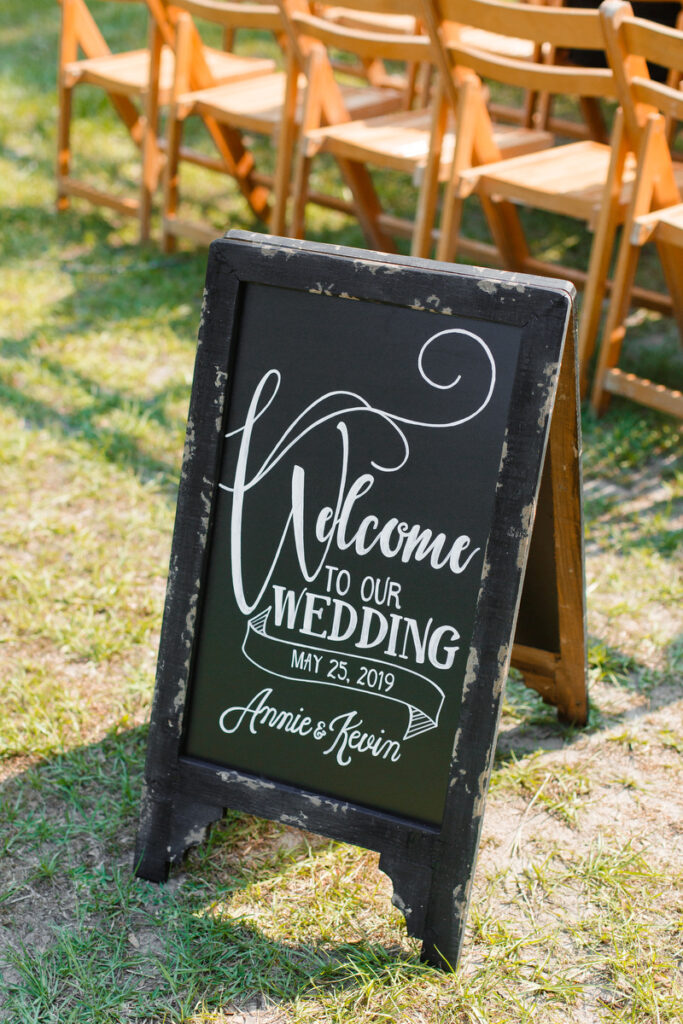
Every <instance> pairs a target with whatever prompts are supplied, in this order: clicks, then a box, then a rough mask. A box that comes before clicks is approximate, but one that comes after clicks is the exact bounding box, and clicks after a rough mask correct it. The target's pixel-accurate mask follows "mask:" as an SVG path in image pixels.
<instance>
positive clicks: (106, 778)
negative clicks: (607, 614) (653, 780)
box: [0, 637, 683, 1024]
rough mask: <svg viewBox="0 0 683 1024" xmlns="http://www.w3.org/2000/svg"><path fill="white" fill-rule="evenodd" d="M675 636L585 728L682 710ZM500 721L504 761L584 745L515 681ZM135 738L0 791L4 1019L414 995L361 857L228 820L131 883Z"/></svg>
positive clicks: (616, 671)
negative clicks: (661, 656) (164, 869)
mask: <svg viewBox="0 0 683 1024" xmlns="http://www.w3.org/2000/svg"><path fill="white" fill-rule="evenodd" d="M682 639H683V638H682V637H679V638H677V640H676V641H674V642H673V643H672V644H671V645H670V649H669V652H668V656H669V661H670V663H671V669H672V671H666V670H665V671H662V672H660V673H653V672H651V671H650V672H648V673H647V675H648V682H647V694H648V697H649V700H648V703H647V704H642V705H641V706H639V707H637V708H636V709H635V711H634V710H633V709H628V710H627V711H622V712H619V711H614V712H611V711H607V712H605V711H603V710H601V711H599V713H598V714H597V715H595V716H594V719H593V721H592V723H591V726H590V731H593V732H595V731H600V730H603V729H607V728H610V727H612V726H613V725H615V724H617V723H618V722H619V720H620V719H622V720H624V719H625V718H626V717H628V719H629V721H632V720H633V718H634V716H637V715H640V714H644V713H646V712H649V711H652V710H654V709H656V708H658V707H663V706H665V705H666V704H667V703H671V702H673V701H674V700H677V699H680V696H681V690H680V684H678V686H677V685H676V680H677V678H678V677H677V676H676V672H675V666H676V661H677V659H680V657H681V653H682V651H683V645H682V643H681V641H682ZM592 667H593V671H594V672H595V671H598V672H599V673H600V675H601V677H602V682H603V684H605V685H608V686H610V687H613V688H614V691H615V693H616V692H617V691H621V690H623V689H631V690H635V691H638V692H641V691H642V686H643V683H642V680H643V676H644V670H643V667H642V666H639V665H638V664H637V663H636V662H634V661H632V660H630V659H627V658H625V657H624V656H623V655H622V654H621V653H620V652H619V651H615V650H611V649H609V648H606V647H605V646H604V645H602V646H601V647H600V649H599V652H598V653H597V654H594V655H593V666H592ZM505 715H506V716H507V718H508V720H510V719H511V718H514V717H515V716H516V717H517V723H516V725H514V726H513V727H512V728H511V729H507V730H506V731H505V732H504V733H503V734H502V736H501V742H500V745H499V759H500V760H503V761H505V760H508V759H512V758H515V757H520V756H526V755H527V754H529V753H531V752H533V751H538V750H543V749H552V748H555V747H557V746H566V745H567V744H571V743H572V742H575V741H576V740H577V739H578V738H579V737H580V736H581V735H583V732H582V731H581V730H567V729H566V728H563V727H562V726H561V725H560V724H559V723H558V722H557V720H556V719H555V713H554V710H553V709H551V708H547V707H546V706H545V705H543V704H542V703H541V701H540V699H539V698H537V696H536V695H535V694H534V693H533V692H532V691H529V690H527V689H526V688H525V687H524V686H523V684H521V682H519V680H518V679H514V678H513V679H512V681H511V682H510V684H509V687H508V694H507V706H506V711H505ZM146 734H147V730H146V728H144V727H137V728H135V729H129V730H122V731H113V732H112V733H111V734H109V735H108V736H106V737H105V738H104V739H103V740H102V741H101V742H98V743H95V744H92V745H90V746H86V747H81V748H77V749H75V750H72V751H69V752H68V753H65V754H62V755H59V756H55V757H52V758H49V759H46V760H44V761H43V762H41V763H39V764H37V765H35V766H32V767H29V768H27V769H26V770H25V771H23V772H22V773H20V774H18V775H15V776H14V777H13V778H11V779H9V780H8V781H6V782H5V784H4V785H3V787H2V789H1V790H0V835H2V837H3V838H2V842H1V844H0V854H1V855H0V972H1V974H2V978H3V980H2V981H0V1008H2V1010H3V1012H4V1013H5V1018H4V1019H11V1020H13V1021H14V1020H16V1021H19V1022H21V1021H24V1020H26V1021H31V1022H35V1024H39V1022H41V1021H46V1022H47V1021H52V1020H54V1019H59V1020H60V1021H61V1020H65V1021H66V1020H74V1021H80V1020H86V1019H87V1020H91V1019H92V1020H103V1021H109V1020H112V1021H114V1020H116V1021H119V1022H121V1021H128V1020H130V1021H133V1020H139V1019H141V1018H143V1019H154V1020H160V1021H161V1020H164V1019H166V1020H169V1021H176V1020H183V1019H184V1018H185V1017H187V1016H191V1014H192V1013H196V1012H198V1007H200V1006H201V1007H202V1008H203V1009H204V1010H206V1011H207V1012H211V1011H213V1010H216V1011H218V1010H220V1009H221V1008H223V1009H224V1010H225V1009H226V1008H232V1009H242V1010H244V1009H245V1008H247V1009H254V1008H255V1007H257V1006H259V1007H264V1006H266V1005H267V1006H272V1005H275V1006H277V1004H278V1003H293V1002H297V1001H301V1000H309V999H310V1000H319V999H324V998H330V999H334V998H336V997H337V996H338V997H339V998H340V999H343V1000H344V1003H345V1006H346V1007H347V1009H348V1007H349V1006H352V1005H353V1003H354V1000H356V999H362V997H363V992H364V991H366V990H367V988H368V986H374V987H375V988H376V987H378V986H379V987H385V988H386V989H387V992H388V993H389V990H390V989H391V987H392V986H394V985H402V984H407V983H409V982H411V983H412V982H413V981H419V980H420V979H423V980H424V981H426V980H427V978H428V973H429V971H430V970H431V969H430V968H428V967H425V966H424V965H421V964H420V962H419V959H418V955H417V952H416V951H415V952H411V951H410V950H409V947H407V946H406V945H405V942H404V933H403V930H402V929H403V925H402V922H401V923H400V924H397V923H396V915H395V912H393V913H394V915H395V916H394V922H393V923H391V919H390V918H389V911H390V907H389V902H388V899H386V900H385V896H384V895H383V894H381V893H380V894H379V895H377V894H375V895H374V896H373V893H372V890H373V888H375V887H376V877H375V878H374V881H373V878H372V876H371V875H366V876H364V875H363V874H362V872H363V871H371V872H374V862H373V864H372V865H370V866H369V867H363V868H361V869H360V871H361V873H360V874H359V867H358V858H357V855H355V854H354V855H353V860H351V859H349V860H348V861H347V862H346V863H345V860H344V858H345V856H346V854H345V849H346V848H344V847H342V846H339V845H337V844H334V843H332V842H330V841H328V840H325V839H322V838H316V837H314V836H310V835H307V834H305V833H300V832H298V831H297V830H294V829H289V828H285V827H284V826H280V825H277V824H273V823H270V822H266V821H263V820H260V819H257V818H252V817H249V816H246V815H242V814H238V813H236V812H231V811H228V812H227V814H226V816H225V818H224V819H223V821H222V822H221V823H219V824H218V825H216V826H214V828H213V830H212V832H211V834H210V836H209V838H208V840H206V841H205V842H204V843H202V845H201V846H200V847H198V848H197V849H196V850H194V851H193V852H191V853H190V855H189V857H188V858H187V860H186V861H185V863H184V865H183V866H182V867H180V868H176V869H175V870H174V872H173V873H172V876H171V880H170V882H169V883H167V884H165V885H159V886H157V885H154V884H151V883H147V882H142V881H140V880H137V879H135V878H134V875H133V849H134V840H135V832H136V827H137V815H138V809H139V804H140V794H141V785H142V774H143V764H144V751H145V744H146ZM373 900H374V903H375V906H374V908H373V907H371V906H370V904H371V903H372V902H373ZM372 913H374V914H375V915H376V920H375V922H373V921H372V918H371V917H369V916H368V915H369V914H372ZM283 918H286V921H287V923H286V925H283ZM384 918H386V920H384ZM349 922H351V925H350V924H349ZM356 922H358V924H356ZM361 922H364V923H363V924H361ZM387 922H388V923H387ZM374 929H377V930H376V932H375V934H378V935H382V937H383V941H377V940H376V939H373V937H372V934H373V930H374ZM283 932H284V935H285V936H286V937H283ZM387 932H388V933H389V938H385V937H386V936H387ZM273 936H275V937H273ZM331 937H332V938H331ZM55 1013H57V1016H56V1017H55ZM8 1014H9V1015H10V1016H7V1015H8ZM31 1014H33V1016H31ZM60 1014H61V1015H60ZM164 1014H165V1015H166V1017H164ZM12 1015H13V1016H12Z"/></svg>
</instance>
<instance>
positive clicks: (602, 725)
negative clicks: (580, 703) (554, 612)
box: [496, 634, 683, 764]
mask: <svg viewBox="0 0 683 1024" xmlns="http://www.w3.org/2000/svg"><path fill="white" fill-rule="evenodd" d="M664 660H665V662H666V664H667V667H666V668H664V669H662V670H660V671H653V670H652V669H650V668H649V667H647V666H645V665H643V664H641V663H639V662H638V661H636V660H635V659H634V658H631V657H629V656H628V655H625V654H624V653H623V652H622V651H620V650H618V649H617V648H614V647H610V646H608V645H607V644H605V643H604V642H603V641H602V640H601V639H600V638H598V637H589V638H588V667H589V677H590V678H591V679H592V680H593V681H594V684H597V683H598V682H599V683H600V684H601V689H602V694H601V696H602V698H603V701H604V699H605V697H606V698H607V702H608V703H607V706H604V705H601V706H599V705H598V704H597V703H596V702H593V703H592V704H591V685H590V682H589V686H588V698H589V720H588V725H587V727H586V728H585V729H580V728H576V727H574V726H567V725H563V724H562V723H561V722H560V721H559V720H558V718H557V714H556V711H555V709H554V708H553V707H552V706H551V705H549V704H546V703H544V702H543V701H542V699H541V698H540V697H539V696H538V694H537V693H535V692H534V691H533V690H530V689H528V688H527V687H526V686H525V685H524V683H523V682H522V680H521V677H520V675H519V673H516V672H513V673H512V674H511V676H510V677H509V678H508V680H507V683H506V688H505V703H504V708H503V718H502V725H501V730H500V732H499V734H498V743H497V748H496V763H497V764H501V763H504V762H506V761H510V760H517V759H519V758H520V757H526V756H528V755H529V754H532V753H535V752H538V751H543V750H557V749H559V748H563V747H568V746H571V745H572V743H576V742H577V741H578V740H580V739H581V738H582V737H583V736H585V735H586V734H591V733H596V732H602V731H604V730H607V729H611V728H612V727H613V726H616V725H618V724H620V723H621V722H624V721H626V720H627V719H628V720H629V721H631V722H632V721H634V720H637V719H638V718H642V717H643V716H644V715H647V714H650V713H652V712H653V711H657V710H658V709H659V708H662V707H666V706H667V705H669V704H673V703H675V702H677V701H679V700H681V698H683V682H681V678H682V677H681V672H680V668H679V666H680V665H681V663H682V662H683V634H681V635H679V636H677V637H675V638H674V639H673V640H672V641H671V643H669V644H668V645H667V647H666V648H665V655H664ZM624 695H626V696H627V697H630V698H632V700H631V701H628V700H627V702H626V703H628V704H629V706H628V707H623V706H621V705H622V704H623V703H624V702H623V700H622V699H621V698H622V697H623V696H624ZM633 699H635V700H636V701H637V702H638V703H636V704H635V706H633ZM612 701H613V702H614V705H615V706H614V707H612V706H610V705H611V703H612Z"/></svg>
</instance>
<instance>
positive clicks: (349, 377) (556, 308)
mask: <svg viewBox="0 0 683 1024" xmlns="http://www.w3.org/2000/svg"><path fill="white" fill-rule="evenodd" d="M572 296H573V289H572V288H571V286H570V285H566V284H565V283H549V282H546V281H543V282H540V281H538V280H537V279H533V278H520V277H515V278H510V277H509V276H506V275H500V274H496V273H494V272H489V271H477V270H473V269H467V268H456V267H453V266H446V265H442V264H437V263H433V262H429V261H416V260H409V259H407V258H403V259H402V258H400V257H382V256H379V255H378V254H370V253H364V252H360V251H357V250H341V249H337V248H334V247H327V246H313V245H310V244H307V243H299V242H292V241H286V240H283V239H268V238H264V237H263V236H256V235H248V234H245V233H237V232H236V233H232V234H231V235H230V236H228V238H226V239H224V240H221V241H220V242H218V243H215V244H214V246H212V250H211V255H210V261H209V269H208V274H207V289H206V294H205V300H204V311H203V320H202V326H201V329H200V345H199V348H198V355H197V365H196V369H195V378H194V384H193V395H192V401H191V408H190V414H189V418H188V432H187V447H186V453H185V459H184V464H183V477H182V480H181V487H180V494H179V501H178V513H177V519H176V529H175V533H174V540H173V551H172V559H171V573H170V578H169V588H168V595H167V604H166V612H165V617H164V625H163V629H162V638H161V646H160V654H159V663H158V674H157V689H156V693H155V706H154V710H153V714H152V722H151V731H150V742H149V751H148V764H147V771H146V792H145V802H144V806H143V812H142V816H141V827H140V833H139V848H138V857H139V863H138V873H139V874H141V875H142V876H143V877H147V878H152V879H159V878H162V877H164V876H165V873H166V871H167V869H168V863H169V862H171V861H173V860H175V859H177V858H178V857H179V856H181V855H182V853H183V852H184V850H185V849H186V848H187V846H188V845H191V844H192V843H193V842H196V841H198V837H199V836H200V834H201V827H202V826H203V825H205V824H207V823H209V822H210V821H212V820H215V819H216V818H217V817H220V815H221V813H222V809H223V808H224V807H226V806H232V807H237V808H243V809H245V810H250V811H253V812H255V813H259V814H263V815H264V816H268V817H272V818H276V819H278V820H281V821H288V822H293V823H296V824H299V825H301V826H303V827H306V828H311V829H314V830H318V831H321V832H323V833H325V834H327V835H331V836H333V837H337V838H343V839H348V840H350V841H353V842H358V843H360V844H361V845H366V846H369V847H371V848H375V849H379V850H380V851H381V852H382V866H383V868H384V869H385V870H387V871H388V873H389V874H390V875H391V877H392V879H393V880H394V886H395V892H396V898H397V900H398V901H399V904H400V905H401V907H402V909H403V911H404V913H405V915H406V919H407V921H408V925H409V928H410V929H411V930H412V931H413V932H414V933H415V934H420V935H422V936H423V937H424V940H425V951H426V952H425V955H427V956H428V957H429V958H430V959H432V960H433V961H434V962H443V958H444V957H445V958H447V959H448V960H450V962H454V960H455V959H456V958H457V951H458V949H459V943H460V939H461V933H462V923H463V921H464V914H465V911H466V902H467V900H466V896H467V893H468V890H469V884H470V881H471V874H472V870H473V864H474V854H475V850H476V842H477V837H478V832H479V827H480V824H481V816H482V813H483V803H484V798H485V793H486V785H487V779H488V773H489V770H490V762H491V758H492V754H493V749H494V742H495V732H496V726H497V718H498V711H499V704H500V696H501V691H502V686H503V682H504V678H505V675H506V673H507V669H508V665H509V662H510V655H511V649H512V638H513V636H514V627H515V618H516V614H517V607H518V604H519V596H520V590H521V584H522V578H523V571H524V565H525V561H526V557H527V552H528V547H529V540H530V536H531V531H532V527H533V522H534V514H535V504H536V498H537V494H538V489H539V483H540V479H541V469H542V466H543V460H544V453H545V447H546V441H547V437H548V431H549V426H550V421H551V415H552V410H553V403H554V400H555V394H556V389H557V381H558V376H559V371H560V366H561V359H562V351H563V346H564V342H565V338H566V335H567V328H568V323H569V320H570V317H571V311H572ZM574 411H575V406H574ZM545 486H546V485H544V487H545ZM547 487H548V488H550V490H551V491H552V480H551V481H550V482H549V483H548V484H547ZM551 499H552V494H550V495H549V498H548V501H547V502H545V504H544V508H545V511H544V513H543V516H545V517H548V516H549V522H548V523H547V524H546V526H544V528H543V531H542V533H541V532H539V540H538V541H537V543H536V545H535V547H536V548H537V550H538V552H540V554H539V555H538V556H537V557H538V558H540V559H542V558H543V557H544V556H543V551H544V549H548V546H550V548H552V547H553V544H554V533H553V528H552V519H553V512H552V507H553V506H552V500H551ZM548 510H549V511H548ZM551 562H552V565H553V571H552V573H551V576H552V579H551V581H550V582H551V586H552V587H553V588H554V586H555V583H556V581H555V566H554V560H552V559H551ZM540 575H541V574H539V577H540ZM534 601H536V602H538V601H541V602H542V593H540V594H535V595H534ZM549 604H550V605H551V606H552V607H556V604H557V602H556V597H555V595H552V597H551V599H550V601H549ZM554 615H555V613H554V612H553V610H552V608H551V610H550V612H549V618H548V624H547V625H546V626H542V627H541V632H545V633H546V634H547V637H546V638H547V640H548V642H549V643H550V644H551V646H552V644H553V643H555V642H556V641H557V640H558V636H557V634H558V623H557V620H556V618H554ZM529 629H530V630H531V634H534V635H536V634H535V633H534V627H533V625H531V626H530V627H529ZM531 634H530V635H531ZM527 641H528V637H527V638H525V639H524V640H523V641H522V642H523V643H526V642H527ZM458 886H459V887H460V892H461V895H460V897H459V900H458V901H455V902H454V897H453V893H454V891H455V890H456V889H457V887H458Z"/></svg>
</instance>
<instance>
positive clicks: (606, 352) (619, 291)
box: [591, 231, 640, 416]
mask: <svg viewBox="0 0 683 1024" xmlns="http://www.w3.org/2000/svg"><path fill="white" fill-rule="evenodd" d="M639 252H640V249H639V247H638V246H635V245H633V244H632V243H631V240H630V238H629V237H628V234H627V232H626V231H624V236H623V238H622V240H621V245H620V247H619V257H618V260H617V269H616V272H615V274H614V281H613V284H612V296H611V298H610V304H609V309H608V312H607V321H606V323H605V330H604V333H603V337H602V344H601V346H600V352H599V355H598V365H597V367H596V369H595V377H594V379H593V390H592V392H591V406H592V407H593V410H594V412H595V413H596V414H597V415H598V416H601V415H602V414H603V413H604V412H605V410H606V409H607V406H608V404H609V399H610V395H609V392H608V391H605V376H606V375H607V372H608V370H611V369H612V367H614V366H616V365H617V363H618V361H619V354H620V352H621V345H622V342H623V340H624V334H625V327H624V324H625V321H626V317H627V316H628V310H629V306H630V304H631V289H632V288H633V280H634V278H635V274H636V267H637V265H638V255H639Z"/></svg>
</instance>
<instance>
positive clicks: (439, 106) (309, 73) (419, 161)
mask: <svg viewBox="0 0 683 1024" xmlns="http://www.w3.org/2000/svg"><path fill="white" fill-rule="evenodd" d="M284 9H285V11H286V13H287V15H288V23H289V25H290V28H291V32H292V35H293V43H294V45H295V46H296V47H297V49H298V52H299V53H300V55H301V57H300V59H301V60H302V62H305V67H306V77H307V89H306V99H305V103H304V113H303V122H302V134H301V140H300V145H299V149H298V153H297V160H296V165H295V174H294V185H293V192H294V204H293V205H294V210H293V216H292V223H291V226H290V232H291V234H292V235H293V236H294V237H303V235H304V233H305V210H306V205H307V203H308V202H315V201H317V200H316V197H314V196H313V195H312V194H311V193H310V192H309V188H308V181H309V175H310V169H311V163H312V161H313V159H314V158H315V157H316V156H317V155H318V154H321V153H330V154H331V155H332V156H333V157H334V159H335V161H336V163H337V164H338V166H339V169H340V171H341V174H342V177H343V179H344V181H345V182H346V184H347V185H348V187H349V189H350V191H351V193H352V196H353V202H352V204H351V206H350V207H348V206H347V207H346V209H347V210H348V212H350V213H352V214H353V215H354V216H355V217H356V218H357V219H358V221H359V223H360V225H361V227H362V229H363V233H364V234H365V237H366V239H367V240H368V243H369V244H370V245H371V246H372V247H373V248H375V249H378V250H382V251H387V252H394V251H396V243H395V240H394V239H395V238H397V237H398V238H400V237H406V238H410V239H411V251H412V253H413V254H414V255H428V254H429V250H430V247H431V228H432V223H433V220H434V213H435V208H436V203H437V195H438V186H439V182H440V181H445V180H446V178H447V177H448V174H449V168H450V164H451V160H452V154H453V146H454V130H453V117H452V110H449V107H448V104H447V102H446V100H445V99H444V97H443V96H442V94H441V91H440V85H437V89H436V93H435V95H434V96H433V97H431V100H430V104H429V107H425V105H424V102H423V101H422V100H421V99H420V100H418V106H417V107H416V108H414V109H406V107H407V106H408V102H409V100H410V98H408V100H406V101H404V103H403V104H402V107H401V109H399V110H395V111H391V112H389V113H386V114H383V115H380V116H376V117H369V116H367V117H365V118H362V119H359V118H354V117H353V115H352V111H350V109H349V107H348V103H347V102H346V101H345V97H344V94H343V91H342V90H341V89H340V88H339V86H338V84H337V82H336V80H335V78H334V72H333V60H332V54H334V53H336V52H340V51H341V52H344V53H348V54H351V55H353V57H355V58H356V59H357V60H359V61H361V62H362V61H363V60H366V59H368V58H370V57H372V58H373V59H374V60H381V61H398V62H402V63H403V64H404V65H405V66H407V67H409V68H410V67H419V66H428V67H432V68H433V66H434V53H433V47H432V45H431V43H430V41H429V39H428V37H427V36H426V35H425V33H424V32H422V31H421V30H418V31H415V32H413V33H409V32H406V30H405V21H404V23H403V25H400V24H399V25H397V24H396V22H395V19H396V18H403V19H407V18H412V19H414V18H415V15H416V13H419V8H418V7H416V3H415V0H394V2H393V3H391V6H390V11H391V15H392V19H391V20H389V19H387V20H386V22H385V21H384V17H383V15H384V12H385V11H387V10H389V7H388V5H387V4H386V2H384V0H356V2H353V3H348V4H347V5H345V9H346V12H347V13H346V14H345V16H344V17H342V16H340V15H339V14H337V17H336V19H335V22H334V23H333V24H330V21H329V19H323V18H320V17H318V16H317V15H316V14H315V12H314V11H312V10H311V8H310V7H309V5H308V4H307V3H306V2H305V0H284ZM416 28H417V29H419V25H418V24H417V23H416ZM497 138H498V140H499V142H500V145H501V148H502V149H503V150H504V151H506V152H525V151H527V150H529V149H531V148H538V147H540V146H547V145H548V144H549V142H550V137H549V136H548V134H547V133H539V132H536V131H533V130H530V129H526V128H523V127H518V126H512V125H506V126H502V127H501V128H500V130H499V132H498V134H497ZM370 167H372V168H382V169H390V170H394V171H399V172H403V173H404V174H408V175H410V176H412V178H413V182H414V183H417V186H418V187H417V189H416V196H417V208H416V212H415V216H414V219H408V218H405V217H397V216H395V215H393V214H392V213H390V212H388V211H386V210H384V209H383V208H382V205H381V203H380V200H379V197H378V194H377V191H376V189H375V187H374V184H373V181H372V177H371V173H370V169H369V168H370Z"/></svg>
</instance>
